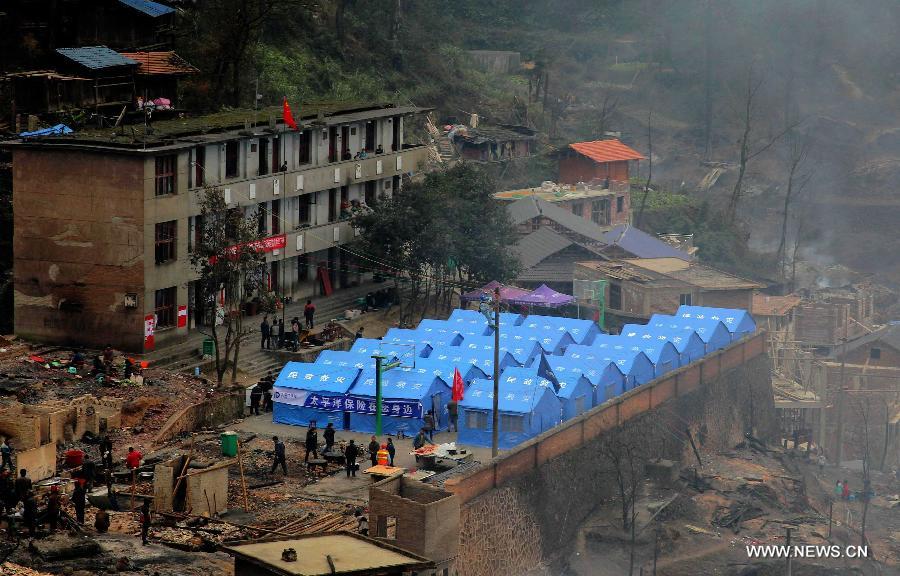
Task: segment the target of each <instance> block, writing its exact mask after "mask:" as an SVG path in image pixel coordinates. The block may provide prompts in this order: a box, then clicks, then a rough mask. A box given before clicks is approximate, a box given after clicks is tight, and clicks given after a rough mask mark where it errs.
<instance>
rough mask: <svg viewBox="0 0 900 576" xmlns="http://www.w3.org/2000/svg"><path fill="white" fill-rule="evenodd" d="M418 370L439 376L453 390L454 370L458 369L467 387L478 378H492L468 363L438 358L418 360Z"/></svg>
mask: <svg viewBox="0 0 900 576" xmlns="http://www.w3.org/2000/svg"><path fill="white" fill-rule="evenodd" d="M416 369H422V370H427V371H429V372H431V374H432V375H434V376H437V377H438V378H440V379H441V380H443V381H444V382H446V383H447V384H449V385H450V386H451V388H452V386H453V370H454V369H458V370H459V375H460V376H462V379H463V382H465V383H466V384H467V385H468V383H469V382H471V381H472V380H476V379H478V378H490V376H491V374H485V373H484V371H482V369H481V368H479V367H477V366H474V365H473V364H469V363H468V362H451V361H450V360H438V359H437V358H416Z"/></svg>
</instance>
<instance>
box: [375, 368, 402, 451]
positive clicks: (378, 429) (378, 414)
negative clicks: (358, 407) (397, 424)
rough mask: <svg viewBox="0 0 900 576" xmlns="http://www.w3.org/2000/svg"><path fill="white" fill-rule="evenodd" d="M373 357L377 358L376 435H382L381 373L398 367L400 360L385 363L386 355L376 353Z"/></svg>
mask: <svg viewBox="0 0 900 576" xmlns="http://www.w3.org/2000/svg"><path fill="white" fill-rule="evenodd" d="M372 358H374V359H375V435H376V436H381V433H382V429H381V404H382V399H381V373H382V372H387V371H388V370H390V369H391V368H396V367H397V366H399V365H400V362H399V361H397V362H390V363H388V364H383V362H384V359H385V358H386V356H382V355H381V354H374V355H373V356H372Z"/></svg>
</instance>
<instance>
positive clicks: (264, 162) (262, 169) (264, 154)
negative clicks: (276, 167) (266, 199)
mask: <svg viewBox="0 0 900 576" xmlns="http://www.w3.org/2000/svg"><path fill="white" fill-rule="evenodd" d="M256 159H257V169H256V175H257V176H265V175H266V174H268V173H269V139H268V138H260V139H259V152H257V154H256Z"/></svg>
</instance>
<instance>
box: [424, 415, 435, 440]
mask: <svg viewBox="0 0 900 576" xmlns="http://www.w3.org/2000/svg"><path fill="white" fill-rule="evenodd" d="M434 426H435V424H434V410H429V411H428V412H426V413H425V432H426V433H427V434H428V440H429V441H430V442H433V441H434Z"/></svg>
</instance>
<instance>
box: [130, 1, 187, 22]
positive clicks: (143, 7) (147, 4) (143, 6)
mask: <svg viewBox="0 0 900 576" xmlns="http://www.w3.org/2000/svg"><path fill="white" fill-rule="evenodd" d="M119 2H120V3H122V4H125V5H126V6H130V7H131V8H134V9H135V10H138V11H140V12H143V13H144V14H146V15H147V16H152V17H153V18H156V17H157V16H163V15H164V14H171V13H172V12H174V11H175V9H174V8H170V7H168V6H165V5H163V4H160V3H159V2H153V1H152V0H119Z"/></svg>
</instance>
